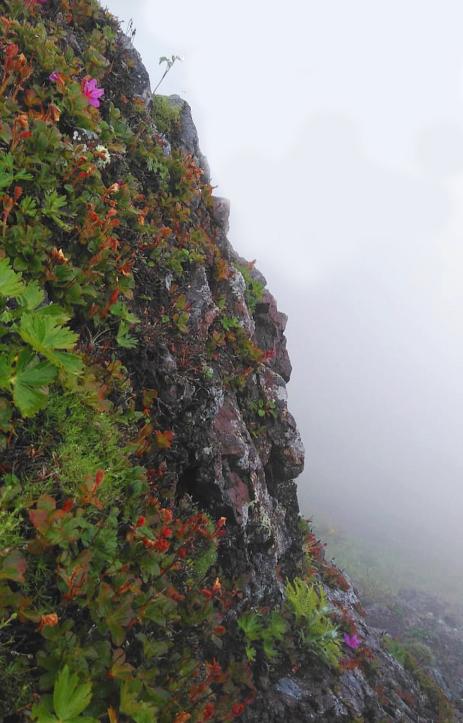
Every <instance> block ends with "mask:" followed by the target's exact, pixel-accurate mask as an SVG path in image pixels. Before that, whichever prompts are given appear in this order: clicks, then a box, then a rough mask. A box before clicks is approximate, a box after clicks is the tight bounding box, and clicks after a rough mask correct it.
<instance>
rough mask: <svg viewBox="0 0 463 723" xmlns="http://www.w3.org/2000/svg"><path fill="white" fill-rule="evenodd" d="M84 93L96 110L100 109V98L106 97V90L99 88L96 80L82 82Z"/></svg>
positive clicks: (88, 79) (86, 79) (89, 79)
mask: <svg viewBox="0 0 463 723" xmlns="http://www.w3.org/2000/svg"><path fill="white" fill-rule="evenodd" d="M82 93H83V94H84V95H85V97H86V98H87V100H88V102H89V104H90V105H93V107H94V108H99V107H100V98H101V96H102V95H104V89H103V88H98V86H97V82H96V80H95V78H84V79H83V81H82Z"/></svg>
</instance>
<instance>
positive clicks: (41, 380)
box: [12, 352, 57, 417]
mask: <svg viewBox="0 0 463 723" xmlns="http://www.w3.org/2000/svg"><path fill="white" fill-rule="evenodd" d="M56 375H57V369H56V368H55V367H54V366H52V365H51V364H50V363H49V362H48V361H38V360H37V359H36V358H34V357H33V356H32V355H31V354H30V353H29V352H22V353H21V354H20V355H19V359H18V363H17V365H16V374H15V376H14V377H13V379H12V382H13V400H14V403H15V405H16V406H17V407H18V409H19V411H20V412H21V414H22V415H23V416H24V417H32V416H33V415H34V414H36V413H37V412H39V411H40V410H41V409H43V408H44V407H45V406H46V404H47V401H48V389H47V385H48V384H51V382H53V381H54V379H55V378H56Z"/></svg>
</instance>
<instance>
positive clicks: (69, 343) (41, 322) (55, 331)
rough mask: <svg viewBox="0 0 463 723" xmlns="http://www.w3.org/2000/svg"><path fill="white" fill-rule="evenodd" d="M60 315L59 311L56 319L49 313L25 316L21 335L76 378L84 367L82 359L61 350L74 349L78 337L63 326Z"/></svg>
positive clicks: (53, 362) (20, 327) (21, 325)
mask: <svg viewBox="0 0 463 723" xmlns="http://www.w3.org/2000/svg"><path fill="white" fill-rule="evenodd" d="M44 311H46V310H44ZM60 313H62V312H60V311H59V310H58V312H57V314H58V315H57V316H56V317H55V318H54V316H53V315H51V314H50V313H49V312H46V313H41V312H37V313H35V314H28V313H26V314H23V316H22V318H21V323H20V326H19V334H20V336H21V338H22V339H23V341H25V342H26V343H27V344H30V346H31V347H32V348H33V349H35V351H37V352H39V353H40V354H43V356H45V357H46V358H47V359H48V360H49V361H50V362H51V363H52V364H54V365H55V366H57V367H59V368H61V369H63V371H65V372H66V373H67V374H68V375H72V376H76V375H77V374H79V373H80V372H81V371H82V367H83V364H82V361H81V359H80V357H78V356H77V355H76V354H69V353H66V352H63V351H61V350H62V349H72V348H73V346H74V344H75V343H76V341H77V339H78V336H77V334H75V333H74V332H73V331H71V329H68V328H66V327H64V326H62V325H61V323H60V321H61V319H60V316H59V314H60ZM61 318H65V317H63V316H62V317H61Z"/></svg>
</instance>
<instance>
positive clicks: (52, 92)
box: [0, 0, 453, 723]
mask: <svg viewBox="0 0 463 723" xmlns="http://www.w3.org/2000/svg"><path fill="white" fill-rule="evenodd" d="M0 6H1V8H2V17H1V20H0V32H1V35H0V42H1V48H2V62H3V71H2V72H3V75H2V81H1V85H0V103H1V105H0V113H1V118H0V120H1V125H0V144H1V154H2V155H1V157H0V187H1V189H2V193H3V196H2V204H3V215H2V239H1V242H0V303H1V308H0V312H1V317H0V324H1V326H0V333H1V347H0V390H1V396H0V425H1V432H2V437H1V439H2V450H3V457H2V466H1V473H2V475H3V476H2V481H1V487H0V501H1V510H0V515H1V517H0V523H1V528H0V619H1V622H0V659H1V661H2V665H3V670H4V681H3V682H4V685H3V686H2V690H1V692H0V714H1V716H2V718H1V719H2V720H5V721H9V720H11V721H16V720H23V719H25V720H27V719H31V718H32V719H34V720H38V721H42V722H44V723H45V721H52V720H64V721H71V720H76V721H78V720H79V721H82V722H83V721H92V720H93V721H96V720H109V721H111V722H113V721H117V720H121V721H125V720H134V721H139V722H140V723H144V722H145V721H156V720H159V721H164V722H166V723H168V722H169V723H170V722H171V721H175V723H185V722H186V721H188V720H192V721H205V720H216V721H226V720H232V719H234V718H242V719H243V720H248V721H275V722H276V721H306V720H307V721H308V720H319V721H335V720H340V721H341V720H343V721H349V720H372V721H383V720H405V721H407V720H410V721H418V720H420V721H434V720H441V721H447V720H452V716H453V713H452V709H451V706H450V704H449V702H448V701H447V699H446V698H445V696H444V694H443V693H442V691H440V690H439V688H438V687H437V686H436V685H435V684H434V683H433V682H432V680H428V679H426V680H425V679H424V678H423V677H422V678H421V679H420V681H417V680H415V679H413V678H412V677H411V676H410V675H409V674H408V673H406V672H405V671H404V669H403V667H402V666H401V665H400V664H399V663H397V662H396V661H394V659H393V658H392V657H391V656H390V655H389V654H388V653H387V652H386V651H385V649H384V648H383V647H382V645H381V642H380V640H379V638H378V636H377V635H376V634H375V633H374V632H373V631H372V630H371V629H369V628H368V627H367V626H366V624H365V622H364V620H363V617H362V611H361V606H360V603H359V601H358V598H357V596H356V594H355V592H354V590H353V589H352V587H351V586H350V584H349V582H348V581H347V580H346V579H345V578H343V576H342V575H341V574H340V573H339V571H338V570H337V569H336V568H334V567H333V566H331V565H330V564H328V563H327V562H326V561H325V560H324V558H323V554H322V549H321V547H320V545H319V543H318V541H317V540H316V539H315V538H314V536H313V534H312V533H311V532H310V529H308V527H307V526H306V525H304V523H303V522H302V521H301V520H300V518H299V513H298V505H297V496H296V485H295V481H294V480H295V479H296V478H297V476H298V475H299V473H300V472H301V470H302V468H303V464H304V452H303V447H302V443H301V440H300V437H299V434H298V431H297V427H296V424H295V422H294V419H293V418H292V416H291V414H290V413H289V411H288V408H287V402H286V389H285V384H286V382H287V381H288V380H289V376H290V372H291V367H290V363H289V360H288V355H287V352H286V347H285V337H284V328H285V321H286V319H285V316H284V315H283V314H281V313H280V312H279V311H278V310H277V307H276V304H275V300H274V299H273V297H272V295H271V294H270V293H269V291H268V290H267V289H266V284H265V280H264V279H263V277H262V276H261V274H259V272H258V271H257V270H255V269H254V267H253V266H252V264H248V263H247V262H246V261H244V260H243V259H242V258H240V257H239V256H238V255H237V253H236V252H235V251H234V250H233V248H232V247H231V246H230V244H229V242H228V240H227V230H228V205H227V202H226V201H224V200H223V199H219V198H215V197H214V196H213V195H212V189H211V186H210V183H209V174H208V169H207V164H206V162H205V159H204V157H203V156H202V154H201V152H200V150H199V145H198V138H197V134H196V130H195V128H194V125H193V122H192V119H191V115H190V110H189V107H188V106H187V104H186V103H184V102H183V101H182V100H181V99H179V98H177V97H173V98H170V99H165V98H160V97H157V98H155V99H154V101H153V99H152V96H151V91H150V87H149V78H148V75H147V73H146V70H145V69H144V67H143V65H142V63H141V61H140V58H139V56H138V54H137V53H136V51H135V50H134V49H133V47H132V45H131V43H130V41H129V40H128V39H127V38H126V37H125V36H124V35H123V34H122V33H121V32H120V30H119V27H118V24H117V22H116V20H115V19H114V18H113V17H112V16H111V15H110V14H109V13H107V12H106V11H104V10H103V9H102V8H101V7H100V6H99V5H98V4H97V3H96V2H94V0H24V1H23V0H3V1H2V2H1V5H0Z"/></svg>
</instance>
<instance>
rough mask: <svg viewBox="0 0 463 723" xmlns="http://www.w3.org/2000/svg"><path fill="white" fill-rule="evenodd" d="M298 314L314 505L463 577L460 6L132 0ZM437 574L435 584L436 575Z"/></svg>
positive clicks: (126, 11)
mask: <svg viewBox="0 0 463 723" xmlns="http://www.w3.org/2000/svg"><path fill="white" fill-rule="evenodd" d="M107 4H108V7H109V9H110V10H112V11H113V12H114V13H115V14H117V15H118V16H120V17H121V18H123V19H125V20H129V19H130V18H132V19H133V21H134V25H135V27H136V29H137V34H136V36H135V41H134V42H135V45H136V47H137V48H138V49H139V50H140V52H141V54H142V56H143V59H144V61H145V63H146V64H147V65H148V68H149V71H150V74H151V78H152V83H153V85H154V84H155V82H156V81H157V80H158V79H159V77H160V75H161V73H162V70H161V68H160V67H159V65H158V64H157V61H158V59H159V57H160V56H162V55H172V54H173V53H175V54H179V55H182V56H184V61H183V63H181V64H180V63H177V64H176V65H175V66H174V68H173V69H172V71H171V73H170V74H169V76H168V78H167V80H166V82H165V84H164V85H163V86H162V88H161V89H160V92H164V93H171V92H176V93H179V94H181V95H183V97H185V98H186V99H187V100H188V101H189V102H190V104H191V105H192V108H193V114H194V118H195V121H196V123H197V126H198V130H199V133H200V139H201V145H202V148H203V151H204V152H205V154H206V155H207V156H208V159H209V162H210V166H211V169H212V174H213V182H214V184H216V185H217V189H216V193H217V194H218V195H224V196H227V197H228V198H229V199H230V200H231V208H232V215H231V233H230V236H231V240H232V242H233V243H234V245H235V247H236V248H237V250H238V251H239V252H240V253H241V254H242V255H243V256H246V257H248V258H250V259H254V258H255V259H257V266H258V267H259V268H260V269H261V270H262V271H263V272H264V274H265V275H266V277H267V279H268V282H269V286H270V288H271V290H272V291H273V292H274V294H275V296H276V297H277V299H278V302H279V307H280V309H281V310H283V311H285V312H286V313H287V314H288V315H289V323H288V328H287V336H288V348H289V351H290V355H291V359H292V363H293V377H292V380H291V383H290V385H289V393H290V403H291V408H292V411H293V412H294V414H295V416H296V419H297V421H298V423H299V426H300V429H301V432H302V435H303V439H304V443H305V446H306V450H307V464H306V471H305V473H304V475H303V477H302V478H301V480H300V481H299V486H300V488H299V489H300V493H299V494H300V501H301V507H302V509H303V512H304V513H305V514H306V515H309V516H313V517H314V518H317V516H318V515H320V516H321V518H323V519H329V520H330V521H331V522H332V523H334V524H339V525H341V526H344V527H345V529H346V530H347V531H348V532H350V533H352V534H358V535H361V536H363V537H364V538H366V539H371V540H373V539H374V540H381V541H382V544H384V545H385V546H387V547H389V548H390V549H393V550H395V551H396V554H398V555H400V556H402V557H403V558H404V559H409V560H410V562H411V565H413V564H415V563H416V565H417V566H419V567H420V569H422V571H423V577H426V576H428V577H429V579H430V580H431V581H432V580H434V579H437V578H439V580H442V579H443V577H444V578H445V585H446V586H447V587H448V589H449V590H453V591H455V590H457V589H458V586H459V585H460V584H461V581H462V579H463V554H462V553H463V526H462V522H461V514H462V510H463V484H462V479H463V474H462V472H463V444H462V440H463V403H462V402H463V375H462V366H463V365H462V362H463V333H462V321H461V320H462V317H463V286H462V283H461V277H462V272H463V268H462V267H463V204H462V201H463V44H462V42H461V32H462V28H463V6H462V5H461V3H460V2H459V0H455V1H454V2H450V1H449V0H441V1H440V2H439V3H437V2H435V1H429V2H426V0H424V1H423V0H409V1H408V2H407V3H404V2H403V0H390V2H387V3H385V2H379V1H376V2H372V1H371V0H351V2H349V3H346V2H345V1H343V0H327V1H326V2H324V3H320V2H317V1H316V0H298V1H296V0H289V1H287V2H285V3H278V2H269V1H268V0H267V2H263V1H262V0H255V1H254V2H253V3H252V4H251V3H249V2H244V0H235V2H234V3H230V4H227V5H225V4H222V5H218V4H217V3H216V2H213V1H212V0H197V2H195V3H191V0H170V2H169V3H164V4H161V3H154V2H152V0H136V1H134V2H132V3H131V4H130V6H129V8H128V6H127V3H126V2H122V0H111V1H110V2H108V3H107ZM439 584H440V583H439Z"/></svg>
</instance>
